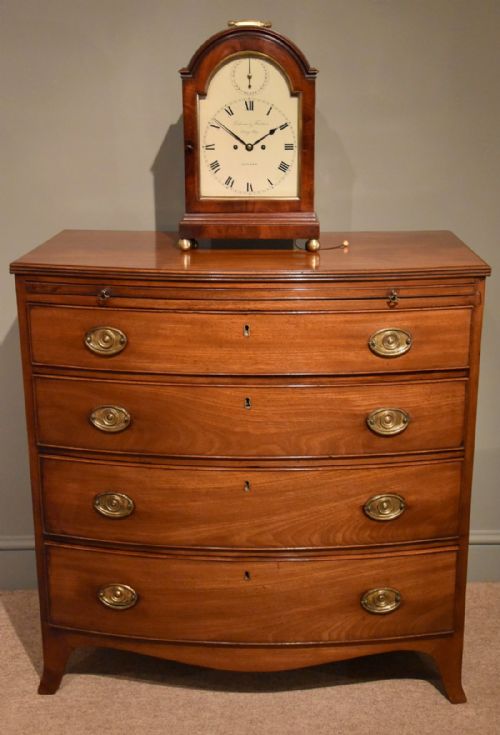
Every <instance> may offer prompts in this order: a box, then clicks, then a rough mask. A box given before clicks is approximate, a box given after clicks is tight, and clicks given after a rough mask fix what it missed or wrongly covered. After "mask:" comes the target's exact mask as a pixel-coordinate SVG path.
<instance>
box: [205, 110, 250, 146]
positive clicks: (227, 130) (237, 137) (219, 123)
mask: <svg viewBox="0 0 500 735" xmlns="http://www.w3.org/2000/svg"><path fill="white" fill-rule="evenodd" d="M214 122H216V123H217V125H220V126H221V128H222V129H223V130H225V131H226V133H229V135H232V136H233V138H236V140H237V141H239V142H240V143H241V144H242V145H244V146H245V148H247V150H252V148H253V145H250V144H249V143H245V141H244V140H242V139H241V138H240V137H239V136H238V135H236V133H233V131H232V130H229V128H226V126H225V125H224V123H221V122H220V120H216V119H215V118H214Z"/></svg>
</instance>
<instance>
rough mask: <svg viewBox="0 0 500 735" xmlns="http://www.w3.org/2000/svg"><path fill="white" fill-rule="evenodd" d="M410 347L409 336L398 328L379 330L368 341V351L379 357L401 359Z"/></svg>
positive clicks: (410, 339) (410, 340)
mask: <svg viewBox="0 0 500 735" xmlns="http://www.w3.org/2000/svg"><path fill="white" fill-rule="evenodd" d="M411 345H412V338H411V334H409V333H408V332H405V330H404V329H398V328H390V329H379V330H378V332H374V333H373V334H372V336H371V337H370V339H369V340H368V346H369V347H370V350H371V351H372V352H373V353H375V355H378V356H379V357H401V355H404V354H405V353H406V352H408V351H409V350H410V349H411Z"/></svg>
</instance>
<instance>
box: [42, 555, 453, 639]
mask: <svg viewBox="0 0 500 735" xmlns="http://www.w3.org/2000/svg"><path fill="white" fill-rule="evenodd" d="M47 553H48V570H49V592H50V600H51V603H50V622H51V623H53V624H55V625H61V626H66V627H70V628H79V629H85V630H93V631H98V632H102V633H111V634H113V635H126V636H141V637H142V636H143V637H147V638H159V639H165V640H185V641H188V640H189V641H213V642H215V641H232V642H248V643H286V642H297V643H298V642H321V643H327V642H334V641H348V640H370V639H378V638H387V637H391V638H392V637H395V636H412V635H419V634H430V633H433V632H436V633H437V632H442V631H449V630H451V629H452V628H453V597H454V587H455V561H456V554H455V552H453V551H446V552H433V553H431V552H426V553H421V554H412V555H403V554H401V555H391V556H385V557H380V556H379V557H372V556H370V557H365V558H362V557H358V558H352V557H351V558H349V557H339V558H337V559H334V560H321V561H318V560H314V561H312V560H309V561H297V560H295V561H250V560H248V561H241V560H238V561H213V560H207V561H201V560H193V559H175V558H166V557H163V558H162V557H154V556H141V555H129V554H123V553H112V552H108V553H107V552H103V551H97V550H90V549H89V550H84V549H75V548H73V549H72V548H67V547H57V546H50V547H49V548H48V550H47ZM114 585H123V586H125V588H126V591H125V593H123V592H124V589H123V587H122V600H126V599H127V594H129V595H130V596H132V592H134V593H135V594H136V596H137V597H136V602H135V604H133V606H132V607H129V608H128V609H117V608H114V607H109V606H108V605H106V604H105V603H104V602H101V601H100V600H99V598H98V594H99V591H101V594H102V595H103V597H104V599H105V600H106V599H107V600H108V603H109V601H110V597H111V599H113V597H114V603H116V599H117V595H116V594H113V593H114V592H115V591H116V588H115V589H114V590H113V588H112V586H114ZM376 588H389V589H393V590H396V591H397V592H399V594H400V604H399V607H398V608H397V609H395V610H393V611H392V612H386V613H384V614H374V613H372V612H368V611H367V610H366V609H364V608H363V606H362V605H361V598H362V597H363V595H365V593H366V592H368V591H369V590H372V589H376ZM129 599H130V598H129ZM131 601H132V602H133V599H132V600H131ZM284 611H286V614H284Z"/></svg>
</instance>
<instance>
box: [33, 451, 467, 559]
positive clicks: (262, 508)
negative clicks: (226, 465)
mask: <svg viewBox="0 0 500 735" xmlns="http://www.w3.org/2000/svg"><path fill="white" fill-rule="evenodd" d="M460 475H461V463H460V462H442V463H436V462H433V463H424V462H421V463H419V464H418V465H395V466H392V467H388V466H379V467H368V468H366V469H358V468H356V469H352V468H346V469H344V468H335V469H322V470H295V469H293V470H284V469H281V470H268V471H266V470H244V471H240V470H230V469H229V470H227V469H222V468H216V469H213V470H210V469H202V468H192V469H181V468H179V469H166V468H158V467H152V466H148V465H145V466H139V465H126V464H121V465H120V464H104V463H90V462H85V461H78V460H66V459H55V458H43V459H42V484H43V507H44V528H45V530H46V532H48V533H52V534H57V535H64V536H73V537H79V538H82V539H93V540H98V541H114V542H122V543H129V542H130V543H139V544H151V545H163V546H173V547H204V546H210V547H218V548H222V547H228V548H231V547H232V548H248V549H251V548H254V549H257V548H268V549H279V548H282V549H286V548H313V547H323V548H325V547H336V546H355V545H363V544H372V545H375V544H388V543H397V542H403V541H418V540H424V539H432V538H443V537H451V536H456V535H457V532H458V501H459V491H460ZM96 497H97V498H98V501H97V507H96ZM397 498H402V500H403V504H402V505H401V504H400V503H399V501H398V500H397ZM129 501H131V502H129ZM370 501H371V503H370ZM365 506H366V507H365ZM377 516H378V517H377Z"/></svg>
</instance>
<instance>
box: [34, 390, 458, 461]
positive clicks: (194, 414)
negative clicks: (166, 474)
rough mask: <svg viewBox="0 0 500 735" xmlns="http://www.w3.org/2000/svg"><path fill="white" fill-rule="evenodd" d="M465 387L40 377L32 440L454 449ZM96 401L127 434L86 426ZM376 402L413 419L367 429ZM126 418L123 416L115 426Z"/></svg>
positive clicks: (228, 453)
mask: <svg viewBox="0 0 500 735" xmlns="http://www.w3.org/2000/svg"><path fill="white" fill-rule="evenodd" d="M465 386H466V381H465V380H442V381H428V382H427V381H425V382H424V381H421V382H419V383H410V382H408V383H387V382H386V383H378V384H357V385H355V386H337V387H332V386H325V387H310V386H307V387H304V386H302V387H299V386H295V387H290V386H275V387H265V388H263V387H255V386H248V387H207V386H202V385H197V386H194V385H153V384H137V383H126V382H123V383H120V382H115V381H89V380H79V379H74V380H73V379H62V378H61V379H56V378H42V377H38V378H36V379H35V389H36V399H37V438H38V442H39V444H42V445H47V446H58V447H68V448H80V449H91V450H96V451H112V452H130V453H141V454H142V453H149V454H160V455H167V456H207V457H217V456H219V457H314V456H331V455H344V456H345V455H363V454H385V453H394V452H411V451H422V450H437V449H447V448H456V447H460V446H461V445H462V441H463V424H464V402H465ZM102 407H117V409H116V410H115V409H113V410H114V412H115V417H114V418H113V416H112V415H111V417H110V423H113V422H117V423H116V425H121V426H123V427H124V430H123V431H119V432H116V433H115V432H109V433H108V432H107V431H102V430H99V429H98V428H96V427H95V426H94V425H93V424H92V423H91V421H90V417H91V415H94V419H95V420H96V421H97V422H99V421H100V420H101V419H102V414H103V412H104V413H106V411H107V409H103V408H102ZM381 407H385V408H390V409H397V410H398V411H404V412H405V414H406V415H407V416H408V417H409V421H408V423H407V424H404V426H405V428H404V430H403V431H402V432H401V433H398V434H394V435H391V436H380V435H379V434H377V433H375V431H374V430H371V429H369V428H368V424H367V419H368V417H369V415H373V412H375V411H377V410H378V409H379V408H381ZM101 409H102V410H101ZM96 412H97V413H96ZM110 413H111V412H108V414H110ZM398 416H403V414H398ZM100 417H101V418H100ZM124 417H128V418H127V420H126V421H127V422H126V423H125V419H124V423H121V424H120V422H121V421H122V419H123V418H124ZM401 425H402V424H401Z"/></svg>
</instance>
